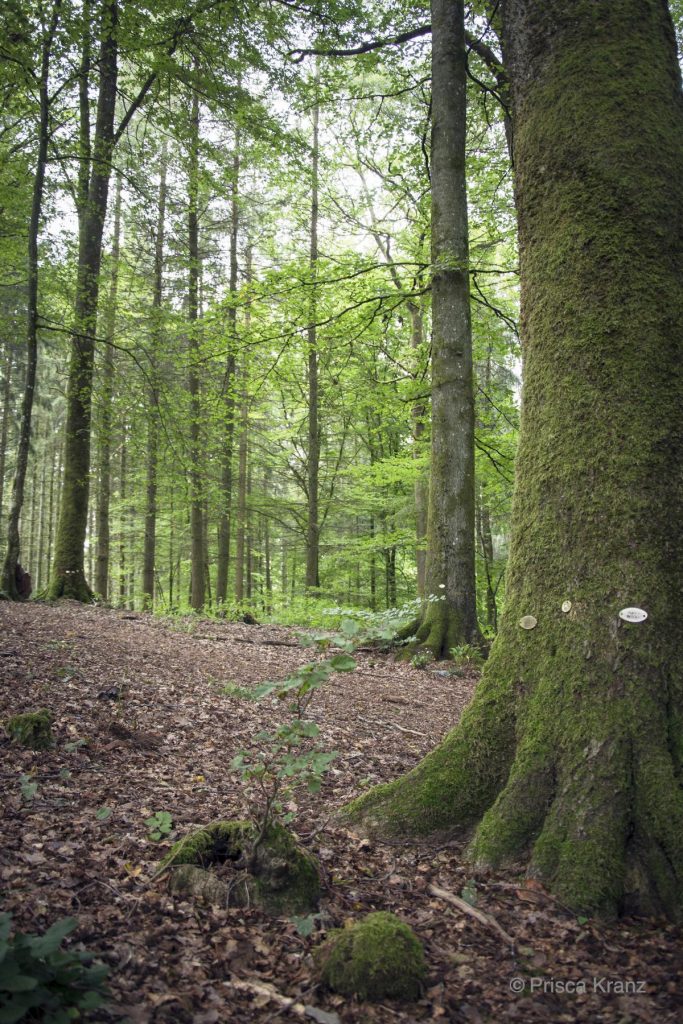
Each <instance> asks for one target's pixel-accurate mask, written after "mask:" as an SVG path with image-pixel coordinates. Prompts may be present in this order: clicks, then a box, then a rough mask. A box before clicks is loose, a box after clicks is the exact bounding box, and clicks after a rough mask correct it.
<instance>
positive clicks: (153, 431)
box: [142, 139, 167, 609]
mask: <svg viewBox="0 0 683 1024" xmlns="http://www.w3.org/2000/svg"><path fill="white" fill-rule="evenodd" d="M160 162H161V166H160V176H159V203H158V206H157V224H156V237H155V240H154V281H153V293H152V346H151V347H152V352H151V359H150V371H149V372H150V383H149V389H148V398H149V409H148V413H147V453H146V455H147V459H146V461H147V466H146V477H147V480H146V494H145V542H144V550H143V556H142V602H143V608H146V609H151V608H153V607H154V584H155V572H154V562H155V558H156V536H157V462H158V448H159V436H158V435H159V359H160V357H161V347H162V343H163V337H164V320H163V317H164V311H163V295H164V232H165V226H166V162H167V155H166V140H165V139H164V141H163V143H162V147H161V157H160Z"/></svg>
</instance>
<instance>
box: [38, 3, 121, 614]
mask: <svg viewBox="0 0 683 1024" xmlns="http://www.w3.org/2000/svg"><path fill="white" fill-rule="evenodd" d="M117 22H118V7H117V2H116V0H107V2H106V3H105V4H104V6H103V9H102V26H101V46H100V55H99V71H100V85H99V94H98V101H97V119H96V127H95V138H94V142H93V152H92V170H91V173H90V179H89V186H88V197H87V201H86V203H85V205H84V208H83V209H81V210H80V211H79V239H78V274H77V282H76V305H75V310H74V320H75V330H74V333H73V335H72V339H71V361H70V365H69V383H68V390H67V421H66V437H65V447H64V484H63V487H62V501H61V509H60V516H59V527H58V530H57V540H56V544H55V563H54V571H53V574H52V579H51V581H50V590H49V595H50V597H51V598H53V599H54V598H58V597H71V598H75V599H76V600H78V601H87V600H90V599H91V598H92V591H91V590H90V587H89V586H88V584H87V582H86V578H85V571H84V565H83V552H84V543H85V534H86V526H87V517H88V492H89V484H90V422H91V412H92V379H93V366H94V355H95V331H96V327H97V300H98V295H99V282H100V264H101V262H102V234H103V231H104V220H105V216H106V213H107V194H108V191H109V177H110V174H111V156H112V150H113V146H114V107H115V103H116V83H117V71H118V52H117V38H116V37H117ZM85 113H86V112H84V116H85Z"/></svg>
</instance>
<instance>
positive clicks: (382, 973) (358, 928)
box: [315, 911, 427, 1002]
mask: <svg viewBox="0 0 683 1024" xmlns="http://www.w3.org/2000/svg"><path fill="white" fill-rule="evenodd" d="M315 958H316V963H317V967H318V973H319V975H320V980H321V981H322V982H323V984H324V985H327V987H328V988H331V989H333V990H334V991H335V992H340V993H341V994H342V995H349V996H350V995H355V996H358V997H359V998H360V999H368V1000H371V1001H373V1002H378V1001H380V1000H382V999H401V1000H405V1001H406V1002H409V1001H413V1000H415V999H417V998H418V997H419V995H420V993H421V991H422V988H423V986H424V982H425V978H426V976H427V964H426V962H425V958H424V952H423V950H422V946H421V944H420V942H419V940H418V939H417V937H416V936H415V935H414V933H413V932H412V931H411V929H410V928H409V927H408V925H407V924H405V923H404V922H403V921H400V920H399V918H397V917H396V916H395V914H389V913H386V912H385V911H378V912H377V913H374V914H368V915H367V917H365V918H364V919H363V920H362V921H359V922H358V923H357V924H354V925H352V926H351V927H350V928H342V929H340V930H339V931H334V932H332V933H331V934H330V936H329V938H328V939H327V941H326V942H324V943H323V945H322V946H321V947H320V948H319V949H318V950H317V952H316V954H315Z"/></svg>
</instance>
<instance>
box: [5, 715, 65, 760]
mask: <svg viewBox="0 0 683 1024" xmlns="http://www.w3.org/2000/svg"><path fill="white" fill-rule="evenodd" d="M5 729H6V730H7V732H8V734H9V736H10V738H11V739H12V740H14V742H15V743H18V744H19V745H20V746H22V747H26V748H27V749H28V750H49V748H50V747H51V746H52V744H53V739H52V714H51V712H50V711H48V710H47V709H45V708H43V709H42V710H41V711H28V712H26V713H24V714H23V715H14V716H13V717H12V718H8V719H7V721H6V722H5Z"/></svg>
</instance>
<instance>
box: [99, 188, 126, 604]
mask: <svg viewBox="0 0 683 1024" xmlns="http://www.w3.org/2000/svg"><path fill="white" fill-rule="evenodd" d="M120 249H121V175H120V174H118V175H117V176H116V198H115V200H114V235H113V238H112V245H111V280H110V284H109V298H108V303H107V314H106V321H105V323H106V326H105V340H106V345H105V346H104V353H103V357H102V392H101V398H100V410H99V412H100V415H99V424H98V427H99V435H100V438H99V441H100V443H99V467H98V469H99V479H98V487H97V567H96V570H95V593H97V594H99V595H100V597H101V598H102V600H103V601H106V600H107V598H108V596H109V557H110V556H109V552H110V546H111V541H110V525H109V503H110V498H111V443H112V437H111V431H112V402H113V398H114V347H113V343H114V338H115V335H116V313H117V306H118V287H119V261H120Z"/></svg>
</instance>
